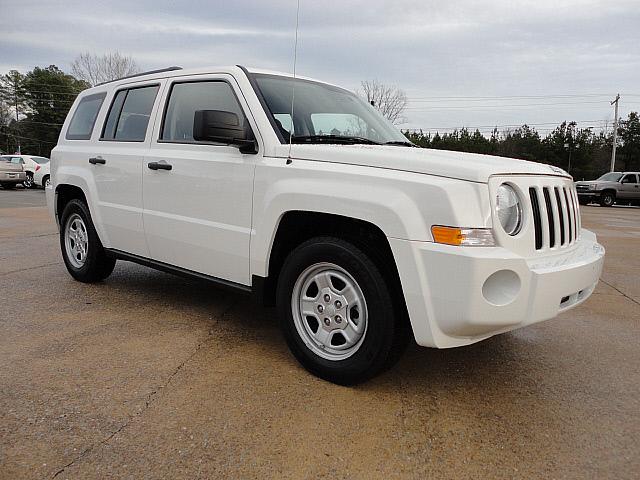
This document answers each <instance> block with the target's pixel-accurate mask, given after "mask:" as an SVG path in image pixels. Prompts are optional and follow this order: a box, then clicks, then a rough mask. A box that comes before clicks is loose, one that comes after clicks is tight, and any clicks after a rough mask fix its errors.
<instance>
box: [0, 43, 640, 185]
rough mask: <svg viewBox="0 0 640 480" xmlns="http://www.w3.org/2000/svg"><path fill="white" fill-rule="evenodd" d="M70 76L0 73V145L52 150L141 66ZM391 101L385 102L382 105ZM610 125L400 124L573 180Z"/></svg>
mask: <svg viewBox="0 0 640 480" xmlns="http://www.w3.org/2000/svg"><path fill="white" fill-rule="evenodd" d="M72 68H73V73H74V74H73V75H71V74H69V73H65V72H63V71H62V70H60V69H59V68H58V67H56V66H55V65H50V66H48V67H35V68H34V69H33V70H31V71H29V72H27V73H24V74H23V73H20V72H18V71H16V70H12V71H10V72H8V73H6V74H4V75H2V76H0V151H4V152H8V153H13V152H16V151H17V150H18V149H20V150H21V152H22V153H26V154H33V155H43V156H49V155H50V153H51V150H52V149H53V147H54V146H55V145H56V142H57V140H58V135H59V134H60V130H61V128H62V124H63V122H64V119H65V117H66V116H67V113H68V111H69V109H70V108H71V105H72V104H73V101H74V100H75V98H76V96H77V95H78V94H79V93H80V92H81V91H82V90H84V89H86V88H89V87H91V86H92V85H94V84H96V83H98V82H103V81H109V80H113V79H116V78H120V77H122V76H125V75H128V74H132V73H136V72H138V71H139V69H138V66H137V64H136V63H135V61H133V60H132V59H131V57H126V56H122V55H120V54H119V53H117V52H115V53H111V54H106V55H104V56H102V57H98V56H95V55H91V54H88V53H87V54H82V55H80V56H78V57H77V58H76V60H75V61H74V62H73V64H72ZM362 86H363V90H364V94H362V93H361V95H363V96H365V97H366V98H367V100H369V101H372V103H373V104H374V106H375V107H376V108H378V109H380V111H381V112H382V113H383V114H384V115H385V116H387V117H388V118H389V119H390V120H391V121H392V122H398V121H399V119H400V118H402V113H403V110H404V106H405V105H406V95H404V93H403V92H402V91H400V90H398V91H399V92H400V93H398V91H395V90H394V88H395V87H394V88H389V87H387V86H385V85H382V84H379V83H378V82H363V84H362ZM387 103H388V104H387ZM612 133H613V132H608V133H606V132H604V131H599V132H594V131H593V130H592V129H590V128H579V127H578V125H577V124H576V122H570V121H569V122H563V123H562V124H560V125H558V126H557V127H556V128H555V129H554V130H553V131H551V132H550V133H549V134H547V135H545V136H541V135H540V133H539V132H537V131H536V130H535V128H532V127H529V126H527V125H522V126H521V127H518V128H514V129H507V130H502V131H499V130H498V129H497V128H496V129H494V130H493V132H492V133H491V134H490V135H489V136H486V135H483V134H482V133H481V132H480V131H479V130H475V131H471V130H468V129H467V128H461V129H459V130H455V131H453V132H450V133H442V134H441V133H439V132H435V133H432V132H423V131H405V132H404V134H405V136H406V137H407V138H408V139H409V140H411V141H412V142H413V143H415V144H416V145H417V146H419V147H423V148H434V149H442V150H455V151H461V152H472V153H481V154H488V155H498V156H504V157H514V158H521V159H524V160H531V161H535V162H542V163H547V164H551V165H555V166H558V167H560V168H563V169H564V170H567V171H569V173H571V174H572V175H573V176H574V178H576V179H582V178H585V179H592V178H596V177H598V176H599V175H601V174H602V173H605V172H607V171H608V170H609V165H610V160H611V149H612V145H613V139H612ZM618 142H619V143H618V145H619V148H618V150H617V152H618V153H617V155H616V159H617V161H616V169H617V170H640V117H639V116H638V113H637V112H631V113H630V114H629V115H628V117H627V118H626V119H624V120H622V121H621V122H620V124H619V128H618Z"/></svg>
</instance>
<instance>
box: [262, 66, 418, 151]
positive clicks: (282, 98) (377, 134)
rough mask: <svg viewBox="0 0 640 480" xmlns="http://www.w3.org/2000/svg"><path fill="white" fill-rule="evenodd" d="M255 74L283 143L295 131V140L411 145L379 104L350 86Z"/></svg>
mask: <svg viewBox="0 0 640 480" xmlns="http://www.w3.org/2000/svg"><path fill="white" fill-rule="evenodd" d="M254 78H255V81H256V83H257V85H258V88H259V90H260V93H262V96H263V97H264V100H265V103H266V107H267V109H268V112H267V115H270V116H271V117H272V120H273V121H272V124H273V125H274V130H276V134H277V135H278V137H279V138H280V140H281V141H282V142H283V143H289V136H290V133H291V134H293V138H292V142H293V143H345V142H346V143H380V144H385V143H397V144H407V145H410V143H409V141H408V140H407V138H406V137H405V136H404V135H403V134H402V133H401V132H400V131H399V130H398V129H396V128H395V127H394V126H393V125H392V124H391V123H390V122H389V121H388V120H386V119H385V118H384V117H382V115H380V113H379V112H378V111H377V110H376V109H375V108H373V107H372V106H371V105H369V104H368V103H367V102H365V101H364V100H362V99H361V98H359V97H358V96H357V95H355V94H353V93H351V92H349V91H347V90H343V89H342V88H338V87H334V86H331V85H327V84H324V83H318V82H312V81H309V80H300V79H293V78H289V77H281V76H276V75H262V74H257V75H254ZM294 85H295V95H294V96H293V98H294V105H293V122H292V119H291V98H292V93H293V87H294ZM292 124H293V125H292ZM292 129H293V131H291V130H292Z"/></svg>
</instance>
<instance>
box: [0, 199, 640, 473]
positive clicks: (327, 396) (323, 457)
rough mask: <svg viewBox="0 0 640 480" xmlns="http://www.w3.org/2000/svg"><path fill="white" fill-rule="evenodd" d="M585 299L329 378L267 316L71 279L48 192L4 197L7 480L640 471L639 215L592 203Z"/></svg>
mask: <svg viewBox="0 0 640 480" xmlns="http://www.w3.org/2000/svg"><path fill="white" fill-rule="evenodd" d="M582 212H583V225H584V226H585V227H586V228H590V229H592V230H594V231H595V232H596V233H597V234H598V237H599V240H600V241H601V243H603V244H604V246H605V247H606V249H607V256H606V261H605V268H604V272H603V275H602V279H601V283H600V284H599V286H598V288H597V289H596V292H595V293H594V294H593V296H592V297H591V298H590V299H589V300H588V301H587V302H585V303H584V304H583V305H581V306H579V307H577V308H575V309H574V310H571V311H569V312H567V313H565V314H563V315H561V316H560V317H558V318H556V319H554V320H551V321H548V322H545V323H542V324H539V325H535V326H531V327H528V328H524V329H521V330H518V331H515V332H512V333H508V334H503V335H499V336H496V337H493V338H491V339H488V340H486V341H484V342H481V343H479V344H476V345H472V346H470V347H464V348H458V349H451V350H433V349H425V348H420V347H417V346H415V345H412V346H410V347H409V348H408V350H407V352H406V353H405V355H404V356H403V358H402V359H401V361H400V362H399V363H398V364H397V365H396V366H395V367H394V368H393V369H391V370H390V371H388V372H386V373H385V374H383V375H381V376H380V377H377V378H375V379H373V380H371V381H369V382H368V383H366V384H364V385H360V386H357V387H353V388H347V387H340V386H336V385H333V384H330V383H327V382H324V381H322V380H319V379H317V378H315V377H313V376H311V375H309V374H308V373H307V372H306V371H305V370H304V369H302V368H301V367H300V366H299V365H298V364H297V362H296V361H295V359H294V358H293V357H292V355H291V354H290V353H289V352H288V350H287V347H286V345H285V343H284V341H283V339H282V338H281V336H280V334H279V332H278V329H277V322H276V318H275V312H274V311H273V310H272V309H264V308H262V307H260V306H257V305H255V304H253V303H252V302H251V301H249V300H248V298H247V297H245V296H242V295H239V294H234V293H229V292H226V291H223V290H218V289H216V288H213V287H211V286H210V285H208V284H202V283H198V282H195V281H194V282H191V281H186V280H184V279H182V278H178V277H174V276H171V275H168V274H164V273H160V272H157V271H154V270H150V269H147V268H144V267H141V266H138V265H134V264H131V263H126V262H119V263H118V265H117V266H116V269H115V271H114V273H113V275H112V276H111V277H109V278H108V279H107V280H106V281H105V282H103V283H100V284H93V285H84V284H81V283H78V282H75V281H73V280H72V279H71V277H70V276H69V275H68V274H67V272H66V270H65V268H64V265H63V263H62V260H61V257H60V253H59V244H58V237H57V231H56V227H55V225H54V223H53V222H52V220H51V219H50V218H49V217H48V216H47V212H46V209H45V208H44V193H43V191H42V190H35V191H33V190H32V191H25V190H15V191H4V190H0V292H1V293H0V478H3V479H18V478H59V479H63V478H78V479H88V478H136V479H137V478H172V479H178V478H216V479H217V478H221V479H222V478H234V479H236V478H260V479H264V478H292V479H298V478H366V479H368V480H371V479H376V478H416V479H417V478H420V479H424V478H598V479H600V478H615V479H623V478H638V477H640V209H638V208H624V207H621V208H608V209H607V208H601V207H596V206H589V207H583V208H582Z"/></svg>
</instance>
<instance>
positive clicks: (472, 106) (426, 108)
mask: <svg viewBox="0 0 640 480" xmlns="http://www.w3.org/2000/svg"><path fill="white" fill-rule="evenodd" d="M602 103H604V101H588V102H555V103H518V104H513V103H512V104H502V105H465V106H462V105H460V106H451V107H427V106H420V107H406V108H405V110H412V111H421V110H422V111H433V110H481V109H487V108H489V109H492V108H512V107H513V108H523V107H555V106H558V105H586V104H602Z"/></svg>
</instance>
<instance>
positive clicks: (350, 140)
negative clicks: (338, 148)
mask: <svg viewBox="0 0 640 480" xmlns="http://www.w3.org/2000/svg"><path fill="white" fill-rule="evenodd" d="M291 141H292V142H293V143H316V142H326V143H346V144H348V145H355V144H358V143H364V144H367V145H381V143H380V142H376V141H375V140H371V139H369V138H365V137H352V136H347V135H294V136H293V137H291Z"/></svg>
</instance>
